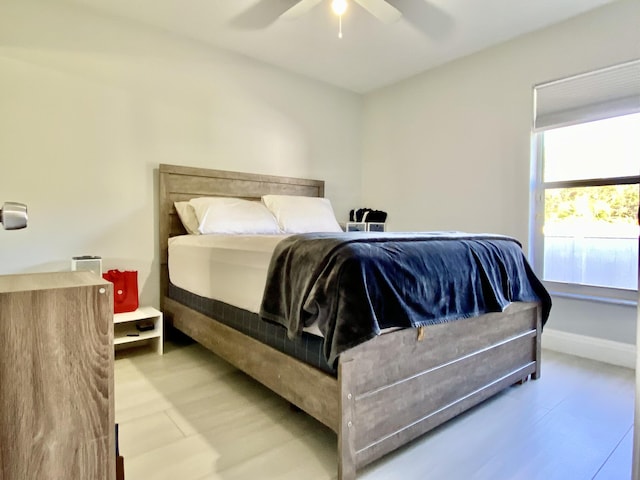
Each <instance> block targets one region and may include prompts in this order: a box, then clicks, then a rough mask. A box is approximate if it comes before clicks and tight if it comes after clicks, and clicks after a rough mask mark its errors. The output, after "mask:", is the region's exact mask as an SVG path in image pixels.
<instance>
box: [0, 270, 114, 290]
mask: <svg viewBox="0 0 640 480" xmlns="http://www.w3.org/2000/svg"><path fill="white" fill-rule="evenodd" d="M91 285H109V282H107V281H106V280H104V279H102V278H101V277H99V276H98V275H96V274H95V273H92V272H85V271H78V272H50V273H24V274H16V275H0V293H12V292H23V291H30V290H51V289H55V288H72V287H83V286H84V287H86V286H91Z"/></svg>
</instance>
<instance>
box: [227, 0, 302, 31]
mask: <svg viewBox="0 0 640 480" xmlns="http://www.w3.org/2000/svg"><path fill="white" fill-rule="evenodd" d="M299 3H300V0H278V1H275V0H261V1H259V2H257V3H255V4H254V5H252V6H251V7H249V8H248V9H246V10H245V11H243V12H242V13H240V14H239V15H238V16H236V17H235V18H234V19H232V20H231V25H233V26H234V27H236V28H239V29H241V30H259V29H262V28H267V27H268V26H269V25H271V24H272V23H273V22H275V21H276V20H277V19H278V18H279V17H280V15H282V14H283V13H285V12H287V11H288V10H289V9H290V8H293V7H295V6H296V5H297V4H299Z"/></svg>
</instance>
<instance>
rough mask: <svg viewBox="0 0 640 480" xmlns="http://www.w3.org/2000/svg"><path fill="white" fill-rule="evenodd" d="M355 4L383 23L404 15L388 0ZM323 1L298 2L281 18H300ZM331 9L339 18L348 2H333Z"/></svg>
mask: <svg viewBox="0 0 640 480" xmlns="http://www.w3.org/2000/svg"><path fill="white" fill-rule="evenodd" d="M353 1H354V2H355V3H357V4H358V5H360V6H361V7H362V8H364V9H365V10H366V11H367V12H369V13H370V14H371V15H373V16H374V17H376V18H377V19H378V20H380V21H381V22H383V23H393V22H395V21H397V20H399V19H400V17H402V13H401V12H400V10H398V9H397V8H396V7H394V6H393V5H391V4H390V3H389V2H387V1H386V0H353ZM321 2H322V0H298V1H296V2H295V3H294V4H293V6H291V7H290V8H289V9H287V10H286V11H285V12H284V13H282V14H281V15H280V18H284V19H294V18H298V17H300V16H302V15H304V14H305V13H307V12H308V11H309V10H311V9H312V8H313V7H315V6H316V5H318V4H319V3H321ZM331 8H332V10H333V11H334V13H335V14H336V15H338V16H342V14H343V13H344V12H345V10H346V9H347V1H346V0H333V1H332V2H331Z"/></svg>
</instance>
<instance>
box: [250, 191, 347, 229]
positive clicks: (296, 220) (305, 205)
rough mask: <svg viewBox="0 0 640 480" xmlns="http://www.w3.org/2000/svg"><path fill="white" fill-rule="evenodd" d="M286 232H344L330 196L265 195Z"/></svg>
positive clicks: (279, 223)
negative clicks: (334, 211)
mask: <svg viewBox="0 0 640 480" xmlns="http://www.w3.org/2000/svg"><path fill="white" fill-rule="evenodd" d="M262 201H263V202H264V204H265V205H266V206H267V208H268V209H269V210H270V211H271V213H273V215H274V216H275V217H276V220H278V225H279V226H280V230H282V231H283V232H284V233H309V232H342V228H340V225H339V224H338V221H337V220H336V216H335V214H334V213H333V208H332V207H331V202H330V201H329V199H328V198H319V197H300V196H295V195H264V196H263V197H262Z"/></svg>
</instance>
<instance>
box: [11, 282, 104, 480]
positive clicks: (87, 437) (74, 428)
mask: <svg viewBox="0 0 640 480" xmlns="http://www.w3.org/2000/svg"><path fill="white" fill-rule="evenodd" d="M112 308H113V286H112V284H111V283H109V282H106V281H104V280H102V279H101V278H99V277H98V276H97V275H95V274H93V273H91V272H60V273H41V274H26V275H2V276H0V480H27V479H33V480H35V479H38V480H50V479H51V480H53V479H56V480H58V479H69V480H76V479H77V480H113V479H115V438H114V397H113V313H112Z"/></svg>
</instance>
